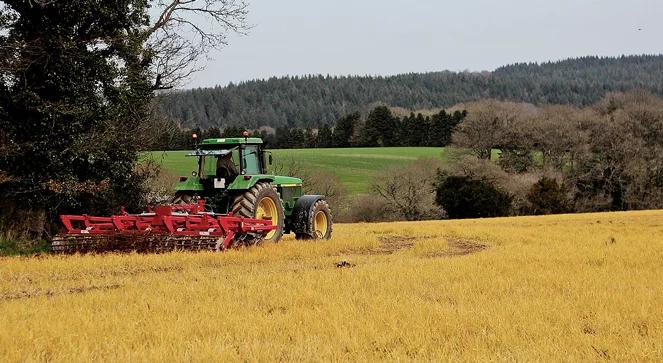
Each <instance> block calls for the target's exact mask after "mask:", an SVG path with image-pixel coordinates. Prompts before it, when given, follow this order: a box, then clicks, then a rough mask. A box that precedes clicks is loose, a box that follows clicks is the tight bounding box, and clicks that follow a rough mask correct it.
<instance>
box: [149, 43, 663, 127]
mask: <svg viewBox="0 0 663 363" xmlns="http://www.w3.org/2000/svg"><path fill="white" fill-rule="evenodd" d="M633 88H643V89H647V90H650V91H651V92H653V93H654V94H657V95H663V56H662V55H643V56H627V57H619V58H599V57H585V58H578V59H569V60H565V61H559V62H550V63H543V64H535V63H528V64H525V63H523V64H514V65H509V66H505V67H502V68H499V69H497V70H495V71H494V72H482V73H469V72H460V73H457V72H434V73H424V74H403V75H397V76H392V77H370V76H364V77H330V76H304V77H283V78H270V79H268V80H256V81H249V82H243V83H240V84H237V85H235V84H230V85H229V86H227V87H215V88H205V89H193V90H187V91H177V92H173V93H171V94H169V95H163V96H162V97H161V99H160V101H159V110H160V112H161V113H162V114H163V115H165V116H166V117H170V118H172V119H173V120H175V121H177V122H179V123H180V124H181V125H182V126H184V127H187V128H195V127H198V128H202V129H209V128H212V127H215V128H226V127H228V126H237V127H246V128H252V129H257V128H259V127H261V126H269V127H272V128H277V127H287V128H294V127H298V128H307V127H310V128H317V127H318V125H321V124H328V125H329V124H332V123H334V122H335V121H336V120H338V119H339V118H341V117H343V116H344V115H349V114H351V113H353V112H357V111H359V112H362V113H363V114H366V112H367V111H369V110H370V109H372V108H373V107H375V106H376V105H378V104H386V105H390V106H394V107H403V108H406V109H409V110H422V109H431V108H436V107H443V108H448V107H451V106H453V105H456V104H458V103H463V102H469V101H475V100H480V99H487V98H493V99H498V100H510V101H517V102H527V103H532V104H535V105H545V104H568V105H575V106H587V105H590V104H593V103H595V102H597V101H598V100H599V99H601V98H602V97H603V96H604V95H605V94H606V93H608V92H610V91H625V90H629V89H633Z"/></svg>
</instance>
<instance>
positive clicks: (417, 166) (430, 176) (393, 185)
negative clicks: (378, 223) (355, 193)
mask: <svg viewBox="0 0 663 363" xmlns="http://www.w3.org/2000/svg"><path fill="white" fill-rule="evenodd" d="M440 166H441V163H440V161H439V160H435V159H420V160H417V161H416V162H414V163H412V164H410V165H407V166H405V167H402V166H396V167H392V168H389V169H387V170H385V171H384V172H382V173H380V174H379V175H378V176H377V177H376V178H375V179H374V181H373V183H372V184H371V192H372V193H373V194H375V195H376V196H377V197H379V198H380V199H382V200H383V201H384V202H385V203H386V205H387V206H388V207H389V208H390V209H392V210H393V211H394V212H395V213H397V214H399V215H400V216H402V217H404V218H405V219H407V220H409V221H414V220H421V219H426V218H435V217H439V216H440V215H441V211H440V210H439V208H437V207H436V206H435V191H434V183H435V178H436V176H437V170H438V169H439V167H440Z"/></svg>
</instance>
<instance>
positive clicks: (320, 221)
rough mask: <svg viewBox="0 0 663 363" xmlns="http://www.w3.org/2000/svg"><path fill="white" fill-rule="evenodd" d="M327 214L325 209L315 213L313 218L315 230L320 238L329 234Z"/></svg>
mask: <svg viewBox="0 0 663 363" xmlns="http://www.w3.org/2000/svg"><path fill="white" fill-rule="evenodd" d="M327 226H328V223H327V214H326V213H325V212H323V211H318V212H317V213H315V216H314V218H313V230H314V231H315V234H316V235H317V236H318V238H323V237H324V236H325V235H326V234H327Z"/></svg>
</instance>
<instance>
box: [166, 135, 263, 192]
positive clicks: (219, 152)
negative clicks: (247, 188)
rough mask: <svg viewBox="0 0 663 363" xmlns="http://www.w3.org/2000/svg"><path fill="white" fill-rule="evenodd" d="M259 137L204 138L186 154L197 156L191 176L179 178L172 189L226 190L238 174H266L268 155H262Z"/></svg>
mask: <svg viewBox="0 0 663 363" xmlns="http://www.w3.org/2000/svg"><path fill="white" fill-rule="evenodd" d="M266 154H267V152H266V151H264V150H263V147H262V139H260V138H250V137H243V138H240V137H232V138H218V139H206V140H203V141H202V142H201V143H200V144H198V145H197V147H196V149H195V150H194V151H192V152H190V153H188V154H187V155H186V156H187V157H195V158H198V164H197V165H198V167H197V169H196V170H194V171H192V172H191V177H180V181H179V183H178V184H177V186H176V190H189V191H204V190H214V189H216V190H218V189H226V188H228V186H229V185H231V184H233V183H235V181H238V180H237V178H238V177H239V176H242V178H244V176H246V177H249V176H254V175H264V174H266V169H267V165H268V164H271V159H272V158H271V154H269V155H268V157H267V158H266V157H265V155H266Z"/></svg>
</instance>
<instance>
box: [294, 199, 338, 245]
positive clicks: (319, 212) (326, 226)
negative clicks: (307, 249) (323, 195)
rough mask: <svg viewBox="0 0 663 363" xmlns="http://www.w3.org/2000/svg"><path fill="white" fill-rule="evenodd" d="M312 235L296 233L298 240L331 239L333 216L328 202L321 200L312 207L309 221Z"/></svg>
mask: <svg viewBox="0 0 663 363" xmlns="http://www.w3.org/2000/svg"><path fill="white" fill-rule="evenodd" d="M307 223H308V225H307V226H308V228H307V229H308V230H309V231H310V233H296V234H295V238H296V239H300V240H301V239H304V240H307V239H330V238H331V234H332V215H331V210H330V209H329V204H328V203H327V201H326V200H324V199H320V200H318V201H317V202H315V204H314V205H313V206H312V207H311V212H310V213H309V220H308V222H307Z"/></svg>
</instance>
